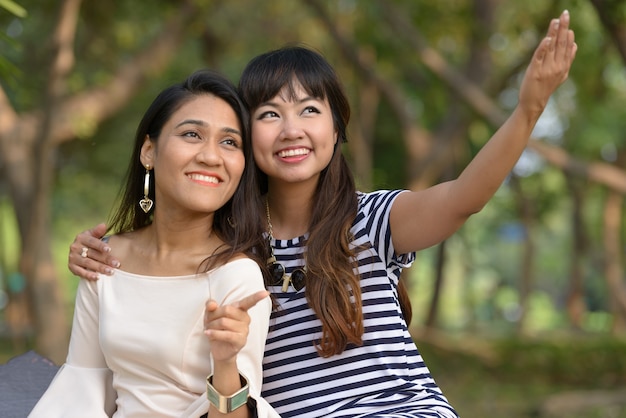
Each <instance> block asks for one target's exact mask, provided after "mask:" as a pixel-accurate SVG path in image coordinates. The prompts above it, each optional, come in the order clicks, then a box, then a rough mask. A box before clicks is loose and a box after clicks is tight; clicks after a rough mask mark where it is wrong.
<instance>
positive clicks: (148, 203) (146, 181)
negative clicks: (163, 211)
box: [139, 164, 154, 213]
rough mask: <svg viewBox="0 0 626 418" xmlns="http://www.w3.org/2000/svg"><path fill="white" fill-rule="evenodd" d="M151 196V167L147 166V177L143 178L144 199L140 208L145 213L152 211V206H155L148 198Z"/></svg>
mask: <svg viewBox="0 0 626 418" xmlns="http://www.w3.org/2000/svg"><path fill="white" fill-rule="evenodd" d="M149 194H150V165H149V164H146V175H145V177H144V178H143V199H141V200H140V201H139V206H140V207H141V210H143V211H144V212H145V213H148V212H150V209H152V205H153V204H154V202H153V201H152V199H150V197H148V195H149Z"/></svg>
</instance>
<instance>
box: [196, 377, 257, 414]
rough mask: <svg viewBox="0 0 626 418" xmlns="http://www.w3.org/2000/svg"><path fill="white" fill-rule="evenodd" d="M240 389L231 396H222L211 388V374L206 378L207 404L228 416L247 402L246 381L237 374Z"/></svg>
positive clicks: (247, 389) (247, 388)
mask: <svg viewBox="0 0 626 418" xmlns="http://www.w3.org/2000/svg"><path fill="white" fill-rule="evenodd" d="M239 381H240V384H241V387H240V389H239V390H237V391H236V392H234V393H233V394H231V395H223V394H222V393H220V392H219V391H218V390H217V389H215V387H213V374H211V375H209V376H208V377H207V378H206V386H207V398H208V399H209V402H210V403H211V404H212V405H213V406H214V407H215V408H216V409H217V410H218V411H219V412H220V413H222V414H228V413H230V412H233V411H234V410H236V409H238V408H240V407H242V406H244V405H245V404H246V403H247V402H248V396H249V387H248V379H246V377H245V376H244V375H242V374H241V373H239Z"/></svg>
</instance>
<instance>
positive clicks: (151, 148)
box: [140, 135, 156, 167]
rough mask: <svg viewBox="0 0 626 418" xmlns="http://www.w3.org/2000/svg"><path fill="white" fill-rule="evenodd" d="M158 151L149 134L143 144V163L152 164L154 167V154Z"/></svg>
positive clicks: (145, 164) (144, 164)
mask: <svg viewBox="0 0 626 418" xmlns="http://www.w3.org/2000/svg"><path fill="white" fill-rule="evenodd" d="M155 151H156V147H155V144H154V142H153V141H152V140H151V139H150V137H149V136H148V135H146V137H145V138H144V141H143V145H142V146H141V157H140V159H141V164H142V165H143V166H144V167H147V166H150V167H154V154H155Z"/></svg>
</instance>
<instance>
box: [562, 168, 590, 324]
mask: <svg viewBox="0 0 626 418" xmlns="http://www.w3.org/2000/svg"><path fill="white" fill-rule="evenodd" d="M566 180H567V184H568V186H569V191H570V195H571V197H572V219H571V225H572V254H571V258H570V273H569V289H568V292H567V302H566V304H567V315H568V317H569V321H570V324H571V325H572V327H573V328H574V329H577V330H580V329H582V325H583V317H584V315H585V313H586V312H587V306H586V304H585V290H584V287H583V277H584V271H583V265H584V259H585V254H586V252H587V248H588V245H587V234H586V233H585V224H584V219H583V203H584V199H583V189H582V187H581V186H580V184H579V182H577V181H575V179H573V178H572V177H571V176H569V175H567V174H566Z"/></svg>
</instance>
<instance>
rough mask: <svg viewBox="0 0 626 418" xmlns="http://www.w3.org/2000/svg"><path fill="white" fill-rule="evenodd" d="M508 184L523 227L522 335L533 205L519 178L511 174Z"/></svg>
mask: <svg viewBox="0 0 626 418" xmlns="http://www.w3.org/2000/svg"><path fill="white" fill-rule="evenodd" d="M510 184H511V187H512V188H513V190H514V191H515V196H516V200H517V210H518V213H519V218H520V221H521V223H522V225H523V227H524V239H523V241H522V243H523V249H522V259H521V260H520V276H519V312H520V314H519V319H518V322H517V333H518V334H520V335H523V334H524V333H525V332H526V318H527V316H528V307H529V299H530V295H531V293H532V289H533V283H534V277H533V276H534V262H535V242H534V238H533V224H534V222H533V219H534V215H535V210H534V205H533V202H532V200H531V199H529V198H528V197H527V196H526V195H525V194H524V191H523V189H522V185H521V183H520V180H519V179H518V178H517V177H515V176H511V179H510Z"/></svg>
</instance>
